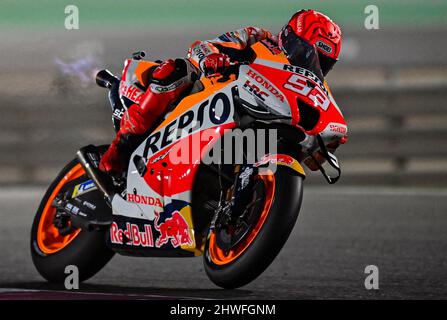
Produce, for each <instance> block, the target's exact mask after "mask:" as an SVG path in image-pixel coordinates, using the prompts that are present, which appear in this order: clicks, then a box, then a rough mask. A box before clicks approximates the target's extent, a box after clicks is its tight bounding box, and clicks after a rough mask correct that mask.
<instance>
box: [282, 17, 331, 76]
mask: <svg viewBox="0 0 447 320" xmlns="http://www.w3.org/2000/svg"><path fill="white" fill-rule="evenodd" d="M279 45H280V47H281V48H282V50H283V51H284V53H285V54H286V56H287V59H288V60H289V62H290V63H291V64H293V65H295V66H298V67H302V68H305V69H307V70H309V71H312V72H313V73H314V74H315V75H316V76H318V77H319V78H320V80H322V81H323V72H322V70H321V66H320V61H319V59H318V54H317V48H316V47H315V45H313V44H311V43H309V42H308V41H307V40H305V39H303V38H301V37H300V36H298V35H296V34H295V32H293V30H292V28H291V27H290V26H289V25H287V26H285V27H284V28H283V30H282V31H281V33H280V35H279Z"/></svg>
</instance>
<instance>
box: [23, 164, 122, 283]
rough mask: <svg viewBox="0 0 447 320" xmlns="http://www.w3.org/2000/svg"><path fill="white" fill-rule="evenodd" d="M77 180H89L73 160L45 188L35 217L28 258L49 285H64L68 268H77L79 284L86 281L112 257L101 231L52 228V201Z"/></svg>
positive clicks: (53, 208) (53, 213)
mask: <svg viewBox="0 0 447 320" xmlns="http://www.w3.org/2000/svg"><path fill="white" fill-rule="evenodd" d="M79 179H80V180H88V178H87V176H86V174H85V171H84V169H83V168H82V166H81V164H80V163H79V162H78V161H77V160H73V161H71V162H70V163H69V164H68V165H67V166H66V167H65V168H64V169H62V171H61V172H60V173H59V175H58V176H57V177H56V179H55V180H54V181H53V183H52V184H51V186H50V187H49V188H48V190H47V192H46V194H45V196H44V197H43V199H42V201H41V203H40V206H39V209H38V210H37V213H36V215H35V218H34V222H33V226H32V230H31V256H32V259H33V263H34V265H35V267H36V269H37V271H38V272H39V273H40V274H41V275H42V277H44V278H45V279H47V280H48V281H50V282H56V283H60V282H64V279H65V277H66V276H67V275H66V274H65V268H66V267H67V266H68V265H74V266H76V267H77V268H78V270H79V280H80V281H83V280H86V279H88V278H90V277H92V276H93V275H95V274H96V273H97V272H98V271H99V270H100V269H101V268H102V267H103V266H104V265H105V264H106V263H107V262H108V261H109V260H110V259H111V258H112V257H113V254H114V252H113V251H111V250H110V249H108V248H107V247H106V242H105V231H104V230H103V231H88V230H81V229H75V228H71V230H70V231H69V232H61V230H59V229H58V228H57V227H56V226H55V216H56V213H57V212H56V208H55V207H54V206H53V203H52V202H53V200H54V199H55V198H56V196H57V195H58V194H59V193H60V191H61V190H62V189H63V188H64V186H65V185H67V184H68V183H70V182H73V181H74V180H79ZM68 223H69V224H70V223H71V222H70V221H69V222H68Z"/></svg>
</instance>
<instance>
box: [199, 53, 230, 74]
mask: <svg viewBox="0 0 447 320" xmlns="http://www.w3.org/2000/svg"><path fill="white" fill-rule="evenodd" d="M229 66H230V58H229V57H228V56H227V55H226V54H223V53H211V54H209V55H207V56H206V57H204V58H203V59H202V61H200V69H201V70H202V72H203V73H204V74H205V77H217V76H221V75H222V73H223V72H224V71H225V70H226V69H227V68H228V67H229Z"/></svg>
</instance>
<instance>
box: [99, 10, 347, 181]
mask: <svg viewBox="0 0 447 320" xmlns="http://www.w3.org/2000/svg"><path fill="white" fill-rule="evenodd" d="M341 38H342V35H341V31H340V28H339V26H338V25H337V24H336V23H335V22H333V21H332V20H331V19H330V18H328V17H327V16H325V15H324V14H322V13H319V12H317V11H314V10H300V11H298V12H297V13H295V14H294V15H293V16H292V17H291V19H290V20H289V22H288V23H287V24H286V25H285V26H284V27H283V28H282V30H281V32H280V33H279V34H278V35H277V36H275V35H272V33H270V32H269V31H267V30H265V29H262V28H258V27H246V28H243V29H239V30H236V31H233V32H227V33H225V34H223V35H221V36H219V37H218V38H215V39H213V40H205V41H196V42H194V43H193V44H192V45H191V47H190V48H189V50H188V57H187V59H175V60H173V59H169V60H166V61H165V62H163V63H161V64H160V65H158V66H157V67H156V68H155V69H154V70H152V73H151V75H150V85H149V86H148V88H146V91H145V92H144V93H143V94H142V96H141V99H140V100H139V103H134V104H132V105H131V106H130V107H129V108H128V109H127V112H125V114H124V116H123V117H122V119H121V126H120V130H119V131H118V133H117V135H116V137H115V139H114V140H113V141H112V143H111V145H110V147H109V149H108V150H107V151H106V152H105V153H104V155H103V156H102V158H101V161H100V165H99V168H100V169H101V170H103V171H105V172H108V173H122V172H123V171H124V170H125V168H126V163H127V161H128V159H129V157H130V154H131V152H132V151H133V147H134V144H135V141H138V138H139V137H142V136H144V135H145V134H146V133H147V132H148V131H149V130H150V129H151V128H152V126H153V125H154V124H155V123H156V121H157V119H159V118H160V117H161V116H162V115H163V114H164V113H165V112H166V111H167V110H168V109H169V107H170V106H172V105H174V104H175V103H177V102H178V101H179V100H180V99H181V98H182V97H184V96H185V94H187V92H188V90H189V89H190V88H191V87H192V85H193V83H194V82H195V80H196V79H197V74H198V73H200V72H201V73H203V74H204V75H205V76H206V77H215V76H219V75H222V74H223V73H224V72H225V70H226V69H227V68H228V67H229V66H230V65H231V62H242V61H250V62H251V61H253V60H254V58H255V54H254V52H253V50H252V49H251V46H252V45H254V44H255V43H257V42H259V41H263V40H265V41H268V42H269V43H270V44H271V45H272V46H274V47H276V48H277V49H278V51H279V52H281V51H283V52H284V53H285V55H286V56H288V55H289V54H290V52H287V50H286V49H285V47H287V48H289V49H288V50H291V49H290V48H294V47H296V46H299V45H300V43H301V42H302V41H305V42H306V43H309V44H311V45H313V46H315V47H316V49H317V52H318V57H319V63H320V66H321V70H322V73H323V74H322V75H321V76H322V77H324V76H326V75H327V73H328V72H329V71H330V70H331V69H332V67H333V66H334V64H335V63H336V62H337V60H338V56H339V54H340V49H341ZM286 44H287V46H286ZM337 147H338V144H334V145H331V146H328V149H329V150H334V149H335V148H337ZM316 160H317V161H320V159H318V156H317V157H316ZM306 164H307V165H308V166H309V167H310V168H311V170H313V169H315V170H316V169H317V166H316V165H315V164H314V163H313V161H312V158H311V160H309V161H308V162H306Z"/></svg>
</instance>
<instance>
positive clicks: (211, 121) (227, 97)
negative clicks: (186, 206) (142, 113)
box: [113, 82, 235, 220]
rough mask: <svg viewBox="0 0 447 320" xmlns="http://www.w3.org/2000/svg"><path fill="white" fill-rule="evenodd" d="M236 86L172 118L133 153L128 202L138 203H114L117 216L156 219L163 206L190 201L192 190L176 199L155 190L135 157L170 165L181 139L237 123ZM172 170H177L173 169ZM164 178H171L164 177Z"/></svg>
mask: <svg viewBox="0 0 447 320" xmlns="http://www.w3.org/2000/svg"><path fill="white" fill-rule="evenodd" d="M234 86H235V83H234V82H233V83H230V84H229V85H227V86H226V87H224V88H222V89H221V90H219V91H217V92H215V93H214V94H212V95H211V96H209V97H208V98H206V99H204V100H202V101H201V102H199V103H197V104H195V105H194V106H192V107H191V108H189V109H188V110H186V111H185V112H183V113H182V114H181V115H179V116H176V117H170V116H168V118H167V121H168V122H167V123H168V124H167V125H165V126H163V127H162V128H161V129H159V130H156V131H154V132H153V133H152V134H151V135H150V136H149V137H148V138H147V139H145V141H143V143H142V144H141V145H140V146H139V147H138V148H137V149H136V150H135V151H134V152H133V154H132V156H131V158H130V162H129V168H128V172H127V195H128V200H129V197H130V198H131V199H133V200H137V201H133V202H130V201H125V200H123V201H114V203H113V206H114V208H113V213H114V214H116V215H122V216H129V217H135V214H136V213H137V214H139V215H140V216H139V218H140V219H147V220H153V219H154V218H155V212H162V211H163V207H164V206H166V205H167V204H169V203H170V202H171V200H173V199H176V200H184V201H187V202H190V198H191V192H190V190H185V191H183V192H181V193H178V194H174V195H172V197H166V196H163V195H161V194H159V193H157V192H156V191H155V190H153V189H152V188H151V187H150V186H149V185H148V183H147V182H146V181H145V180H144V178H143V177H142V176H141V175H140V173H139V172H138V171H137V168H136V165H135V163H134V161H133V159H134V157H135V156H139V157H142V158H143V159H144V161H145V163H148V162H150V163H155V162H157V161H160V160H162V159H164V160H165V161H168V162H169V150H170V148H169V147H170V146H172V145H173V144H174V143H175V142H176V141H178V140H179V139H183V138H185V137H188V136H190V135H192V134H194V133H196V132H199V131H201V130H205V129H209V128H213V127H219V126H221V125H224V124H227V123H231V122H234V102H233V98H232V91H231V88H232V87H234ZM168 169H169V168H168ZM172 169H173V170H175V169H176V168H175V167H173V168H172ZM153 177H154V179H157V180H158V181H157V182H158V183H160V184H162V183H163V181H161V179H162V178H161V177H160V176H159V175H157V174H154V175H153ZM164 179H170V178H169V177H166V176H164ZM172 183H176V181H172ZM135 196H137V198H135ZM135 205H136V206H137V207H139V208H140V209H141V211H142V212H143V214H140V213H138V212H137V211H136V210H135Z"/></svg>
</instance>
